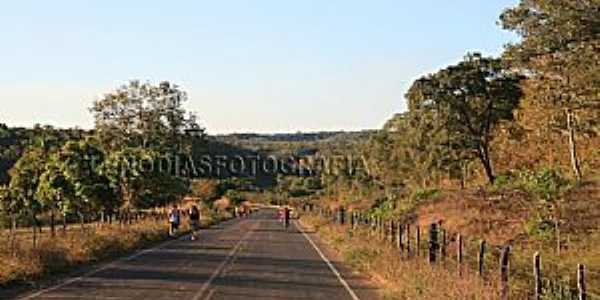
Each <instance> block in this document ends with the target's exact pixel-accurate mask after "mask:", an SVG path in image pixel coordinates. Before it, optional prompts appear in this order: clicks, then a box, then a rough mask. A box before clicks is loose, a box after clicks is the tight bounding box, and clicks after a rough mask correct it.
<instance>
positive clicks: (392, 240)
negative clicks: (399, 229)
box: [388, 220, 396, 246]
mask: <svg viewBox="0 0 600 300" xmlns="http://www.w3.org/2000/svg"><path fill="white" fill-rule="evenodd" d="M389 224H390V228H389V231H390V232H389V233H388V234H389V239H388V240H389V242H390V244H391V245H392V246H393V245H394V237H395V235H394V230H395V228H396V227H394V220H390V223H389Z"/></svg>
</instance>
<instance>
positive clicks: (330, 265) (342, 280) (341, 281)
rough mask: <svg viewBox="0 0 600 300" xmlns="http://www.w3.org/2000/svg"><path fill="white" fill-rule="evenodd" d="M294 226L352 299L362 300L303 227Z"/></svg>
mask: <svg viewBox="0 0 600 300" xmlns="http://www.w3.org/2000/svg"><path fill="white" fill-rule="evenodd" d="M294 226H295V227H296V228H297V229H298V230H299V231H300V232H301V233H302V235H303V236H304V237H305V238H306V240H308V242H309V243H310V244H311V245H312V246H313V248H315V250H316V251H317V253H318V254H319V256H321V259H323V261H324V262H325V263H326V264H327V266H329V269H331V272H333V274H335V276H336V277H337V279H338V280H339V281H340V283H341V284H342V285H343V286H344V288H345V289H346V291H348V294H350V297H352V299H353V300H360V298H358V296H356V293H354V291H353V290H352V288H351V287H350V285H349V284H348V282H346V280H344V278H343V277H342V274H340V272H339V271H338V270H337V269H336V268H335V266H334V265H333V264H332V263H331V261H329V259H328V258H327V257H326V256H325V254H323V252H321V249H319V247H317V244H315V242H313V240H312V239H311V238H310V236H308V234H306V232H304V230H302V228H301V226H298V225H297V224H296V222H294Z"/></svg>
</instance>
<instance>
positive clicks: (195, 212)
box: [169, 204, 200, 241]
mask: <svg viewBox="0 0 600 300" xmlns="http://www.w3.org/2000/svg"><path fill="white" fill-rule="evenodd" d="M182 214H183V213H182V211H181V210H180V209H179V208H178V207H177V205H176V204H173V207H172V208H171V210H170V211H169V235H170V236H172V237H174V236H176V235H177V232H178V231H179V226H180V225H181V219H182V217H183V216H182ZM187 217H188V222H189V225H190V229H191V231H192V234H191V236H190V239H191V240H192V241H195V240H196V239H198V230H199V229H200V210H199V209H198V206H196V205H193V206H192V207H191V208H190V209H189V211H187Z"/></svg>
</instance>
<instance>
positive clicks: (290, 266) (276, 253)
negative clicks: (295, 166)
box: [22, 210, 376, 300]
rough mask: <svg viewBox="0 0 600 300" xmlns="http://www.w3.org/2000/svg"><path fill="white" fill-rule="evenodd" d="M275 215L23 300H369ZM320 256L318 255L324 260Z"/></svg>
mask: <svg viewBox="0 0 600 300" xmlns="http://www.w3.org/2000/svg"><path fill="white" fill-rule="evenodd" d="M275 214H276V213H275V210H262V211H260V212H258V213H256V214H254V215H252V216H250V217H249V218H246V219H237V220H231V221H229V222H225V223H223V224H221V225H220V226H218V227H214V228H211V229H206V230H203V231H202V232H201V238H200V239H199V240H198V241H189V240H187V239H186V240H184V239H181V240H174V241H170V242H167V243H164V244H162V245H160V246H158V247H156V248H152V249H148V250H144V251H141V252H139V253H136V254H134V255H133V256H130V257H127V258H123V259H120V260H117V261H115V262H113V263H110V264H108V265H106V266H104V267H100V268H99V269H96V270H93V271H91V272H89V273H87V274H86V275H83V276H81V277H77V278H72V279H68V280H66V281H65V282H64V283H62V284H60V285H57V286H55V287H52V288H49V289H46V290H42V291H40V292H37V293H35V294H31V295H30V296H27V297H25V298H22V299H110V300H118V299H142V300H152V299H169V300H171V299H189V300H192V299H194V300H196V299H215V300H216V299H245V300H246V299H327V300H335V299H354V300H356V299H375V298H376V297H375V295H376V293H375V292H374V290H373V289H371V288H369V287H368V286H367V285H366V284H365V282H366V281H364V280H362V279H361V278H357V277H356V276H355V275H353V274H351V273H350V272H348V270H346V268H344V267H343V266H340V265H339V264H338V263H335V262H332V263H330V262H329V259H328V258H326V257H328V256H330V255H327V253H328V252H327V251H326V250H325V249H323V248H324V247H323V246H322V245H321V244H320V243H318V241H317V239H316V238H315V237H314V236H312V235H311V234H305V233H303V232H302V231H300V230H299V229H298V227H297V226H296V225H295V224H292V225H291V227H290V228H288V229H287V230H284V229H283V226H282V224H281V223H280V222H279V221H277V220H276V217H275ZM322 251H325V253H323V252H322Z"/></svg>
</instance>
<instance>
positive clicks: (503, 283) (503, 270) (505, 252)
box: [500, 246, 510, 300]
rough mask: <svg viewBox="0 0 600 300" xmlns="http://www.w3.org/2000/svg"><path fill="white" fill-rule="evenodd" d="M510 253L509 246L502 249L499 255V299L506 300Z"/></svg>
mask: <svg viewBox="0 0 600 300" xmlns="http://www.w3.org/2000/svg"><path fill="white" fill-rule="evenodd" d="M509 255H510V246H506V247H504V249H502V254H501V255H500V292H501V295H500V299H502V300H508V260H509Z"/></svg>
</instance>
